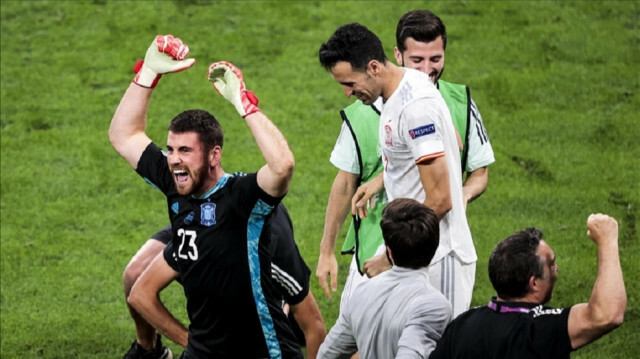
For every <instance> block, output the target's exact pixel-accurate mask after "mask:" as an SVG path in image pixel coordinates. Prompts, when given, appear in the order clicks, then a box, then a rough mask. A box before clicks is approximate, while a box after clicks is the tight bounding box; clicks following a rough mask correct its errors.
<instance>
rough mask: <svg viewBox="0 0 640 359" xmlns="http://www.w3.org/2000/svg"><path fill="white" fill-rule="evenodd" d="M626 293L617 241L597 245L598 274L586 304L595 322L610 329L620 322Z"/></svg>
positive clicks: (622, 316) (625, 303) (624, 306)
mask: <svg viewBox="0 0 640 359" xmlns="http://www.w3.org/2000/svg"><path fill="white" fill-rule="evenodd" d="M626 305H627V295H626V290H625V287H624V280H623V277H622V268H621V267H620V257H619V253H618V243H617V241H612V242H610V243H606V244H602V245H599V246H598V276H597V277H596V282H595V284H594V286H593V291H592V293H591V298H589V304H588V306H589V307H590V309H591V313H592V317H593V320H594V321H595V322H598V323H603V325H605V326H608V327H610V328H611V329H613V328H615V327H617V326H618V325H620V324H621V323H622V320H623V318H624V310H625V308H626Z"/></svg>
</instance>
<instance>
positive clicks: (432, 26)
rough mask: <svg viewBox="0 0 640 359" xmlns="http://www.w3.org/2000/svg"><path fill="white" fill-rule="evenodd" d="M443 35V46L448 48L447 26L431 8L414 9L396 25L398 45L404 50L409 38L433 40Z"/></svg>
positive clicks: (423, 40) (425, 40)
mask: <svg viewBox="0 0 640 359" xmlns="http://www.w3.org/2000/svg"><path fill="white" fill-rule="evenodd" d="M438 36H442V47H443V49H446V48H447V28H446V27H445V26H444V23H443V22H442V20H440V18H439V17H438V16H436V15H435V14H434V13H432V12H431V11H429V10H412V11H409V12H408V13H406V14H404V15H402V17H401V18H400V21H398V27H396V46H397V47H398V50H400V52H404V51H405V50H406V49H407V47H406V41H407V38H409V37H412V38H414V39H415V40H416V41H420V42H431V41H434V40H435V39H437V38H438Z"/></svg>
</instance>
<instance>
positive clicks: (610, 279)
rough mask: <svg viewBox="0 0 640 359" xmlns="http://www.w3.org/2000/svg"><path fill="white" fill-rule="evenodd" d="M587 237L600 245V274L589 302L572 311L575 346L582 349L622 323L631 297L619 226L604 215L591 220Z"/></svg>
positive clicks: (570, 323)
mask: <svg viewBox="0 0 640 359" xmlns="http://www.w3.org/2000/svg"><path fill="white" fill-rule="evenodd" d="M587 228H588V231H587V236H589V238H591V239H592V240H593V241H594V242H595V243H596V245H597V246H598V274H597V277H596V282H595V284H594V285H593V291H592V292H591V298H589V302H588V303H581V304H577V305H574V306H573V307H572V308H571V312H569V324H568V326H569V328H568V331H569V338H570V339H571V347H572V348H573V349H578V348H580V347H582V346H584V345H587V344H589V343H591V342H592V341H594V340H596V339H598V338H600V337H601V336H603V335H604V334H606V333H607V332H609V331H611V330H613V329H615V328H616V327H618V326H620V324H622V320H623V318H624V310H625V308H626V306H627V294H626V291H625V288H624V281H623V279H622V269H621V267H620V258H619V255H618V223H617V222H616V220H615V219H614V218H612V217H609V216H607V215H604V214H592V215H590V216H589V218H588V219H587Z"/></svg>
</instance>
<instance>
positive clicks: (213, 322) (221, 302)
mask: <svg viewBox="0 0 640 359" xmlns="http://www.w3.org/2000/svg"><path fill="white" fill-rule="evenodd" d="M136 171H137V172H138V173H139V174H140V175H141V176H142V177H143V178H145V180H147V182H149V183H151V184H152V185H154V186H155V187H157V188H158V189H160V190H161V191H162V192H163V193H164V194H165V196H166V197H167V205H168V208H169V217H170V219H171V224H172V230H173V235H174V236H173V240H172V246H173V248H174V250H172V251H168V250H166V249H165V252H164V253H165V260H167V263H169V264H170V265H173V268H174V269H175V270H176V271H177V272H178V273H179V279H180V281H181V283H182V285H183V288H184V293H185V296H186V298H187V314H188V316H189V320H190V325H189V341H188V344H187V347H186V348H185V353H186V354H187V355H188V356H189V357H193V358H212V357H216V358H226V357H234V358H239V357H246V358H267V357H271V358H276V357H284V358H298V357H301V352H300V349H299V347H298V346H297V344H295V337H294V335H293V333H292V331H291V329H290V327H289V325H288V323H287V317H286V316H285V314H284V313H283V312H282V309H281V296H280V294H279V292H278V291H277V290H276V288H275V287H276V286H275V284H274V283H273V280H272V277H271V254H270V252H269V249H268V248H269V243H266V242H267V241H268V240H270V236H269V235H263V231H267V232H268V231H269V230H270V229H269V218H270V214H271V212H272V210H273V208H274V207H275V206H276V205H277V204H278V203H279V200H280V199H279V198H273V197H271V196H269V195H268V194H267V193H265V192H264V191H263V190H262V189H260V187H258V184H257V176H256V174H255V173H252V174H248V175H246V176H230V175H225V176H224V177H222V178H220V179H219V180H218V182H217V184H216V185H215V186H214V188H212V189H210V190H209V191H208V192H207V193H205V194H204V195H202V196H200V197H198V198H196V197H193V196H182V195H180V194H178V193H177V190H176V188H175V185H174V183H173V177H172V174H171V172H170V170H169V168H168V164H167V160H166V157H165V155H164V154H163V153H162V151H161V150H160V148H158V147H157V146H156V145H155V144H150V145H149V146H148V147H147V148H146V149H145V151H144V152H143V154H142V156H141V158H140V160H139V163H138V168H137V169H136ZM174 255H175V257H174Z"/></svg>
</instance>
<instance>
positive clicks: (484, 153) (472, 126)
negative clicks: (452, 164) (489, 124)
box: [465, 99, 495, 173]
mask: <svg viewBox="0 0 640 359" xmlns="http://www.w3.org/2000/svg"><path fill="white" fill-rule="evenodd" d="M470 111H471V114H470V115H471V116H470V119H469V128H468V129H467V131H468V132H469V139H468V141H467V147H468V149H469V150H468V151H467V165H466V168H465V170H466V171H467V173H470V172H473V171H475V170H477V169H478V168H481V167H486V166H488V165H490V164H492V163H493V162H495V157H494V154H493V148H492V147H491V142H490V141H489V135H488V134H487V130H486V129H485V127H484V123H483V122H482V116H480V112H479V111H478V107H477V106H476V103H475V102H474V101H473V99H472V100H471V106H470Z"/></svg>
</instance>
